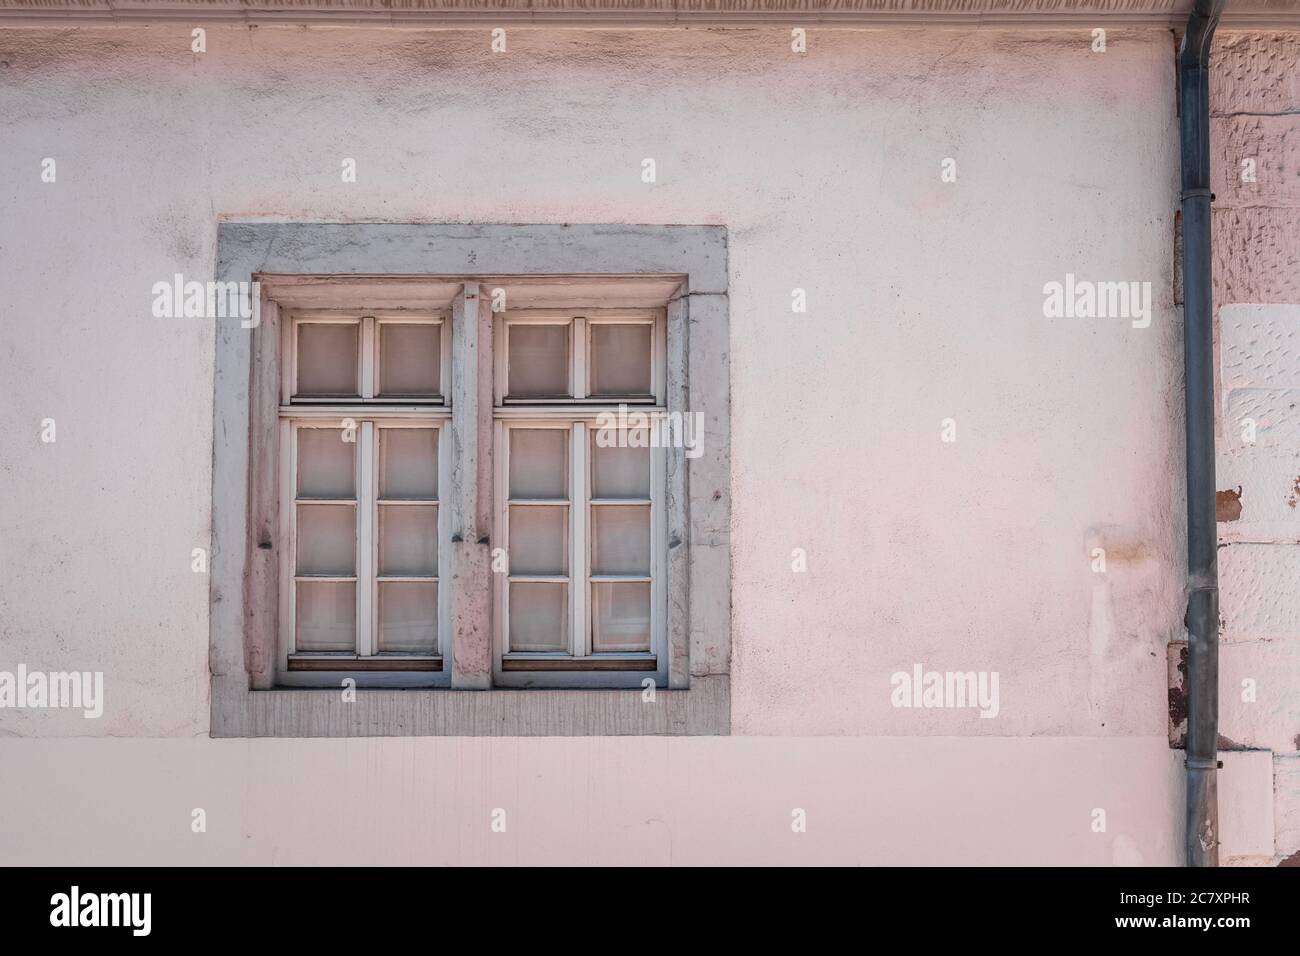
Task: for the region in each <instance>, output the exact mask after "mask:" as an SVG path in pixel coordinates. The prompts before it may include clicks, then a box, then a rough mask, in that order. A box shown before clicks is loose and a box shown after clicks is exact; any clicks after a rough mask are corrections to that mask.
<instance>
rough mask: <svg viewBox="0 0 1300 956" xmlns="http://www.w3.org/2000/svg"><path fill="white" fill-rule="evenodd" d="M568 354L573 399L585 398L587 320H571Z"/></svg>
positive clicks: (580, 318)
mask: <svg viewBox="0 0 1300 956" xmlns="http://www.w3.org/2000/svg"><path fill="white" fill-rule="evenodd" d="M569 336H570V338H571V339H572V346H571V349H570V354H571V356H572V358H571V359H570V363H571V365H570V370H569V384H570V385H571V386H572V388H573V397H574V398H575V399H579V398H586V397H587V320H586V319H585V318H583V317H582V316H578V317H577V318H575V319H574V320H573V329H572V331H571V332H570V334H569Z"/></svg>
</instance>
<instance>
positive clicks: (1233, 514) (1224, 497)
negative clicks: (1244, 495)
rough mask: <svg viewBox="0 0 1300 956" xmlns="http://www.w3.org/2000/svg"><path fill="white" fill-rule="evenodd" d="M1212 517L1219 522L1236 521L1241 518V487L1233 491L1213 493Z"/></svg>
mask: <svg viewBox="0 0 1300 956" xmlns="http://www.w3.org/2000/svg"><path fill="white" fill-rule="evenodd" d="M1214 517H1215V518H1216V519H1217V520H1219V521H1236V520H1237V519H1238V518H1240V517H1241V485H1238V486H1237V490H1236V491H1233V490H1232V489H1231V488H1229V489H1228V490H1227V491H1216V492H1215V493H1214Z"/></svg>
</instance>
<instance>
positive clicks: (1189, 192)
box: [1179, 189, 1214, 202]
mask: <svg viewBox="0 0 1300 956" xmlns="http://www.w3.org/2000/svg"><path fill="white" fill-rule="evenodd" d="M1201 196H1209V197H1210V202H1214V193H1212V192H1210V191H1209V190H1208V189H1184V190H1183V191H1182V193H1180V194H1179V198H1180V200H1181V201H1182V202H1186V201H1187V200H1189V199H1198V198H1200V197H1201Z"/></svg>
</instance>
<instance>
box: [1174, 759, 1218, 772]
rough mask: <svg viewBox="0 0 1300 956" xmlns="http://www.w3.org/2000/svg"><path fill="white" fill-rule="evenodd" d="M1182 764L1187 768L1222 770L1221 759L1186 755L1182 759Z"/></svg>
mask: <svg viewBox="0 0 1300 956" xmlns="http://www.w3.org/2000/svg"><path fill="white" fill-rule="evenodd" d="M1183 766H1185V767H1186V768H1187V769H1189V770H1222V769H1223V761H1222V760H1202V759H1200V758H1198V757H1188V758H1187V759H1186V760H1184V761H1183Z"/></svg>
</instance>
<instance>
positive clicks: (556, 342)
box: [508, 324, 569, 398]
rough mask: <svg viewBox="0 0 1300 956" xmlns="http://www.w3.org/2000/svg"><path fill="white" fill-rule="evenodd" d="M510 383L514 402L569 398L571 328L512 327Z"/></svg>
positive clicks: (559, 326) (553, 326)
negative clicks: (556, 397) (554, 397)
mask: <svg viewBox="0 0 1300 956" xmlns="http://www.w3.org/2000/svg"><path fill="white" fill-rule="evenodd" d="M509 336H510V355H509V359H510V368H509V372H508V375H509V383H510V396H511V397H512V398H546V397H551V396H566V395H568V394H569V327H568V326H567V325H519V324H513V325H511V326H510V333H509Z"/></svg>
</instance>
